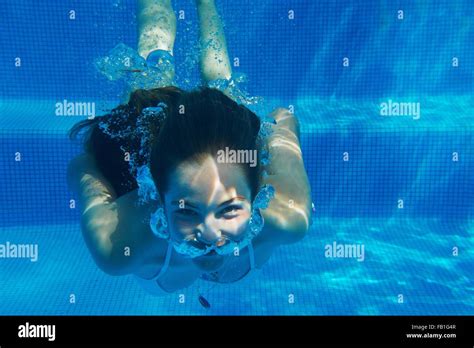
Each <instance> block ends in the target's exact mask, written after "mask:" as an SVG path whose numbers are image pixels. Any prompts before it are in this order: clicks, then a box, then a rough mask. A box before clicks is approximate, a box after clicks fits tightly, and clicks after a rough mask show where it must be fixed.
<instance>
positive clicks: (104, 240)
mask: <svg viewBox="0 0 474 348" xmlns="http://www.w3.org/2000/svg"><path fill="white" fill-rule="evenodd" d="M68 185H69V187H70V189H71V190H72V191H73V192H75V193H76V194H77V196H78V199H79V203H80V207H81V213H82V215H81V229H82V233H83V237H84V240H85V242H86V245H87V247H88V248H89V250H90V252H91V254H92V257H93V258H94V261H95V262H96V264H97V266H98V267H99V268H100V269H102V270H103V271H104V272H106V273H108V274H111V275H124V274H129V273H133V272H134V271H135V270H136V269H137V267H139V265H140V264H141V263H142V260H143V257H144V256H145V255H146V254H147V253H146V252H147V251H148V250H150V248H153V246H154V245H155V244H156V243H157V242H158V241H157V240H156V238H155V237H154V236H153V234H152V232H151V231H150V229H149V226H148V222H149V217H150V213H151V211H152V210H153V208H152V207H151V206H137V205H136V204H135V202H137V198H138V194H137V190H134V191H132V192H129V193H127V194H125V195H123V196H121V197H119V198H117V197H116V194H115V191H114V189H113V187H112V186H111V185H110V183H109V182H108V181H107V180H106V178H105V177H104V176H103V175H102V174H101V173H100V171H99V170H98V169H97V167H96V165H95V161H94V158H93V157H92V156H91V155H89V154H82V155H80V156H77V157H76V158H74V159H73V160H72V161H71V162H70V163H69V166H68ZM147 218H148V219H147Z"/></svg>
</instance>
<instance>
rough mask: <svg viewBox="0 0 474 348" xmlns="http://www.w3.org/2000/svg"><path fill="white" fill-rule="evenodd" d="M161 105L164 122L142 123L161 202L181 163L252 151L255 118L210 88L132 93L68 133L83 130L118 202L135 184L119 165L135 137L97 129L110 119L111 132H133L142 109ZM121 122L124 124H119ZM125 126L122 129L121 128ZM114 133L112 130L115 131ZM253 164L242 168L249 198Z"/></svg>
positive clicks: (135, 147) (255, 173) (255, 176)
mask: <svg viewBox="0 0 474 348" xmlns="http://www.w3.org/2000/svg"><path fill="white" fill-rule="evenodd" d="M159 103H164V104H166V108H165V109H164V112H165V117H164V119H161V120H158V119H157V120H156V122H150V123H148V127H149V134H150V135H151V137H150V142H149V144H150V151H149V153H150V155H149V158H147V159H144V160H149V165H150V170H151V174H152V177H153V180H154V182H155V185H156V187H157V189H158V192H159V193H160V195H161V198H162V199H163V195H164V193H165V192H166V191H167V189H168V181H169V180H168V179H169V175H170V173H171V171H172V170H173V169H174V168H176V166H177V165H178V164H179V163H181V162H183V161H185V160H195V161H197V162H198V163H199V162H200V161H201V160H202V158H203V155H206V154H209V155H211V156H213V157H214V158H215V156H216V154H217V151H218V150H222V149H224V148H225V147H228V148H230V149H234V150H258V145H257V135H258V131H259V129H260V119H259V118H258V116H257V115H255V113H253V112H252V111H250V110H249V109H248V108H246V107H245V106H243V105H240V104H237V103H236V102H235V101H233V100H232V99H231V98H229V97H228V96H226V95H225V94H224V93H222V92H221V91H219V90H218V89H215V88H209V87H199V88H197V89H195V90H193V91H190V92H185V91H183V90H181V89H179V88H177V87H173V86H169V87H162V88H156V89H151V90H137V91H135V92H133V93H132V95H131V96H130V100H129V102H128V103H127V104H125V105H120V106H118V107H117V108H115V109H113V110H112V111H111V112H110V113H109V114H107V115H104V116H100V117H96V118H95V119H93V120H85V121H82V122H79V123H77V124H76V125H74V127H73V128H72V129H71V130H70V132H69V136H70V137H71V139H73V138H75V137H77V135H78V134H79V133H80V132H81V130H83V129H85V128H87V132H86V133H85V137H84V150H85V151H86V152H87V153H89V154H92V155H93V157H94V159H95V161H96V165H97V167H98V168H99V170H100V171H101V172H102V174H103V175H104V176H105V177H106V178H107V179H108V180H109V181H110V182H111V184H112V186H113V187H114V189H115V191H116V193H117V195H118V196H120V195H122V194H125V193H127V192H129V191H131V190H133V189H135V188H137V187H138V186H137V183H136V180H135V178H134V177H133V175H131V174H130V171H129V165H128V163H127V162H126V161H124V160H123V154H124V149H127V150H129V151H130V152H134V151H135V152H137V151H139V150H140V146H141V144H140V141H141V139H140V137H136V136H130V137H125V138H124V137H122V138H115V139H112V138H111V137H109V136H107V135H106V134H104V132H103V131H102V129H101V128H100V127H99V122H100V121H101V120H107V119H110V118H115V119H117V120H122V122H113V123H112V124H113V125H114V126H115V127H117V128H124V127H136V125H137V122H138V120H139V117H140V115H141V113H142V111H143V109H145V108H148V107H156V106H157V105H158V104H159ZM123 120H125V121H123ZM124 122H125V123H124ZM116 130H117V129H115V130H114V129H112V131H116ZM258 164H259V160H257V165H256V166H255V167H251V166H250V165H248V164H242V168H243V169H244V172H245V175H246V178H247V180H248V183H249V185H250V187H251V190H252V197H254V196H255V194H256V193H257V190H258V185H259V165H258Z"/></svg>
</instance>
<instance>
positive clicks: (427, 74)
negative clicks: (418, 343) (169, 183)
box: [0, 0, 474, 315]
mask: <svg viewBox="0 0 474 348" xmlns="http://www.w3.org/2000/svg"><path fill="white" fill-rule="evenodd" d="M173 6H174V9H175V11H180V10H182V11H184V13H185V19H183V20H182V21H178V33H177V39H176V54H175V56H176V70H177V74H178V76H177V79H178V83H179V84H180V85H181V86H183V87H185V88H191V87H193V86H195V85H196V83H197V79H198V70H197V67H196V62H197V60H196V59H197V57H196V52H197V47H196V45H195V43H196V42H197V31H196V29H197V22H196V20H197V18H196V13H195V12H196V11H195V9H194V8H193V7H192V6H191V4H190V3H188V2H186V3H185V4H182V2H181V1H173ZM134 7H135V4H134V2H133V1H122V0H110V1H103V2H96V1H93V0H87V1H73V2H69V3H68V2H62V1H57V2H48V5H42V6H38V5H37V4H36V3H35V2H33V1H26V0H25V1H13V0H11V1H10V0H7V1H4V2H2V3H1V4H0V17H1V18H3V20H2V21H0V22H1V23H2V24H1V30H0V47H2V49H1V50H0V76H2V80H3V81H2V84H1V85H0V93H1V94H0V178H1V180H0V244H5V243H6V242H11V243H17V244H22V243H25V244H37V245H38V248H39V256H38V260H37V261H36V262H31V261H30V260H28V259H14V258H0V314H7V315H16V314H53V315H60V314H66V315H68V314H70V315H74V314H94V315H96V314H97V315H98V314H105V315H109V314H147V315H148V314H149V315H160V314H171V315H174V314H190V315H204V314H211V315H235V314H237V315H241V314H242V315H247V314H251V315H254V314H255V315H279V314H282V315H310V314H315V315H421V314H431V315H457V314H470V315H472V314H473V313H474V280H473V279H474V122H473V121H474V96H473V93H472V92H473V90H474V89H473V87H474V85H473V82H474V73H473V71H474V53H473V52H474V51H473V50H472V42H474V26H473V23H474V20H473V19H474V18H473V15H474V5H472V4H471V3H470V2H469V1H468V0H466V1H460V0H457V1H439V2H436V4H429V3H428V2H426V1H398V2H394V3H393V4H386V3H383V4H382V3H381V2H378V1H377V2H376V1H361V2H357V3H351V2H349V1H338V2H337V4H336V3H334V2H333V1H318V2H313V1H303V0H299V1H296V0H285V1H278V2H274V1H261V2H258V3H257V4H255V3H254V2H251V1H240V2H234V1H232V2H231V1H222V2H220V3H219V6H218V8H219V11H220V13H221V16H222V19H223V20H224V22H225V24H226V36H227V43H228V46H229V51H230V52H229V53H230V54H231V56H232V57H239V61H240V66H239V67H234V71H235V72H238V73H244V74H246V75H247V78H248V82H247V83H246V84H244V85H243V86H242V88H244V89H245V90H246V91H247V92H248V93H249V95H251V96H259V97H262V98H263V101H262V102H261V103H260V104H259V105H252V106H251V108H255V110H256V111H258V112H259V114H265V113H267V112H270V111H271V110H272V109H273V108H275V107H278V106H284V107H292V108H293V109H294V111H295V114H296V115H297V117H298V118H299V120H300V123H301V132H302V136H301V143H302V149H303V155H304V159H305V164H306V168H307V171H308V175H309V178H310V183H311V188H312V198H313V202H314V205H315V212H314V216H313V220H314V223H313V226H312V228H311V230H310V231H309V232H308V234H307V236H306V237H305V238H304V239H303V240H302V241H301V242H299V243H296V244H292V245H288V246H283V247H281V248H279V249H278V250H277V251H276V252H275V253H274V255H273V256H272V258H271V259H270V261H269V262H268V263H267V264H266V265H265V266H264V268H263V270H262V274H261V275H260V276H259V278H257V279H254V280H250V279H249V280H244V282H243V283H238V284H231V285H219V286H216V287H213V288H211V287H212V285H210V284H209V283H206V282H204V281H198V282H197V283H196V284H195V285H193V286H192V287H190V288H188V289H185V290H183V291H179V292H177V293H175V294H171V295H169V296H165V297H153V296H150V295H148V294H147V293H146V292H144V291H143V290H142V289H141V288H140V287H139V285H138V284H136V282H135V281H134V279H133V278H132V276H126V277H111V276H108V275H106V274H104V273H102V272H101V271H100V270H99V269H98V268H97V267H96V266H95V264H94V263H93V261H92V259H91V257H90V254H89V252H88V250H87V249H86V246H85V244H84V242H83V240H82V236H81V232H80V228H79V212H78V210H77V208H71V206H70V200H71V199H74V198H75V197H74V195H73V194H72V193H71V192H70V191H69V190H68V187H67V184H66V180H65V175H66V167H67V163H68V161H69V160H70V159H71V158H72V157H74V156H75V155H76V154H78V153H80V144H79V143H78V142H77V141H76V142H71V141H69V140H68V139H67V137H66V132H67V130H68V129H69V128H70V127H71V126H72V125H73V124H74V123H75V122H76V121H78V118H77V117H76V118H75V117H69V118H68V117H58V116H55V114H54V110H55V109H54V105H55V103H57V102H58V101H62V100H64V99H67V100H73V101H87V102H95V103H96V105H98V108H99V109H101V110H106V109H108V108H111V107H113V106H114V105H116V104H117V103H118V102H119V98H120V95H121V93H122V89H123V86H122V85H120V84H119V83H112V82H110V81H107V80H106V79H105V78H103V77H102V76H101V75H100V74H99V73H98V72H97V71H96V70H95V68H94V64H93V62H94V60H95V59H97V57H99V56H103V55H104V54H106V53H107V52H108V51H109V50H110V49H112V48H113V47H115V46H116V45H117V44H119V43H124V44H126V45H128V46H130V47H134V46H135V45H136V38H135V35H136V31H135V26H136V23H135V18H134ZM400 9H403V11H404V17H403V19H402V20H401V19H398V18H397V16H398V14H399V13H398V11H399V10H400ZM71 10H74V11H75V14H76V17H75V19H74V20H71V19H70V18H69V17H68V16H69V13H70V11H71ZM289 11H293V13H294V19H291V20H290V19H289V18H288V16H289ZM18 57H19V58H21V66H19V67H18V66H15V62H16V61H15V59H16V58H18ZM344 57H347V58H349V62H350V63H349V66H347V67H343V65H342V63H343V58H344ZM453 57H456V58H458V62H459V65H458V66H453ZM389 99H390V100H393V101H400V102H415V103H420V105H421V109H420V110H421V114H420V117H419V119H414V117H406V116H405V117H401V116H399V117H388V116H387V117H383V116H381V115H380V104H381V103H383V102H387V101H388V100H389ZM18 153H20V154H21V160H20V161H18V160H15V159H16V157H18ZM345 159H346V160H345ZM400 200H401V201H402V205H401V202H400ZM334 242H336V243H338V244H358V245H363V246H364V250H365V255H364V259H363V261H358V260H357V259H356V258H329V257H326V256H325V247H326V246H327V245H332V244H333V243H334ZM199 293H204V294H205V296H206V298H207V299H208V301H209V302H210V303H211V308H210V309H204V308H203V307H202V306H201V305H200V304H199V301H198V294H199ZM71 295H74V300H75V301H74V303H71V298H72V297H71ZM180 295H184V296H185V297H184V298H185V302H184V303H180V301H179V300H180V299H182V297H180ZM290 298H291V299H294V301H290V300H289V299H290Z"/></svg>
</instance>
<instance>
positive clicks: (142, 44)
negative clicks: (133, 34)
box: [137, 0, 176, 59]
mask: <svg viewBox="0 0 474 348" xmlns="http://www.w3.org/2000/svg"><path fill="white" fill-rule="evenodd" d="M137 22H138V54H140V55H141V56H142V57H143V58H145V59H146V58H147V57H148V55H149V54H150V52H152V51H155V50H164V51H168V52H169V53H170V54H171V55H173V45H174V39H175V37H176V15H175V13H174V11H173V8H172V7H171V0H138V4H137Z"/></svg>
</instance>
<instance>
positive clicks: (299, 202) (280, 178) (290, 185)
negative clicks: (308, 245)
mask: <svg viewBox="0 0 474 348" xmlns="http://www.w3.org/2000/svg"><path fill="white" fill-rule="evenodd" d="M271 116H272V117H273V118H274V119H275V121H276V122H277V123H276V125H275V126H273V133H272V134H271V135H270V136H269V137H268V139H267V140H266V145H267V147H268V150H269V153H270V161H269V164H268V165H266V166H264V167H263V168H262V169H263V170H266V172H267V174H268V176H266V177H262V179H261V181H262V184H271V185H273V187H274V188H275V197H274V199H273V200H271V201H270V204H269V206H268V208H267V209H265V210H263V211H262V214H263V217H264V219H265V226H266V228H268V230H269V233H271V235H272V237H271V238H272V239H275V240H277V241H278V242H279V243H282V244H286V243H292V242H295V241H298V240H299V239H301V238H302V237H303V236H304V235H305V234H306V232H307V231H308V229H309V226H310V225H311V188H310V185H309V180H308V176H307V174H306V170H305V167H304V163H303V157H302V152H301V148H300V142H299V124H298V120H297V119H296V117H295V116H294V115H293V114H291V113H290V112H289V111H288V110H286V109H281V108H280V109H276V110H275V111H274V112H273V113H272V114H271Z"/></svg>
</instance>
